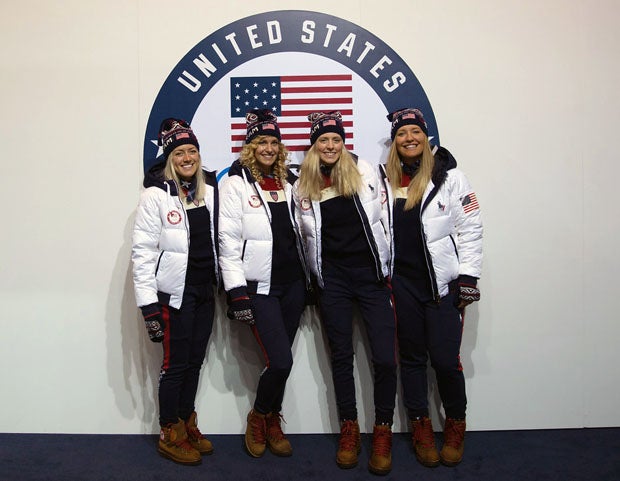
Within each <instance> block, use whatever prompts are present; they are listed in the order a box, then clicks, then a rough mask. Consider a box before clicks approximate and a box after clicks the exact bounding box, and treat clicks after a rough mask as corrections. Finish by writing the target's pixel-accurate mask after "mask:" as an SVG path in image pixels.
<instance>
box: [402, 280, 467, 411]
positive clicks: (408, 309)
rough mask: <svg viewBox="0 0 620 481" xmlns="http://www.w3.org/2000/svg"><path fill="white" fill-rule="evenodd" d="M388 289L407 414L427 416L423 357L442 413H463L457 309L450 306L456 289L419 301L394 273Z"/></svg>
mask: <svg viewBox="0 0 620 481" xmlns="http://www.w3.org/2000/svg"><path fill="white" fill-rule="evenodd" d="M392 289H393V292H394V302H395V306H396V317H397V320H398V344H399V354H400V374H401V382H402V386H403V397H404V403H405V407H406V408H407V410H408V413H409V416H410V417H412V418H415V417H418V416H428V380H427V360H428V359H429V357H430V360H431V366H432V367H433V369H434V370H435V376H436V378H437V387H438V389H439V396H440V398H441V402H442V404H443V407H444V411H445V413H446V416H447V417H450V418H454V419H464V418H465V408H466V405H467V398H466V395H465V376H464V375H463V367H462V366H461V358H460V349H461V339H462V337H463V315H462V314H463V313H462V311H460V310H459V309H457V308H456V306H455V303H456V302H457V298H458V292H457V290H456V289H454V290H451V292H449V293H448V294H447V295H446V296H444V297H442V298H441V301H440V302H439V303H436V302H434V301H428V302H421V301H420V300H418V299H417V298H416V296H415V295H414V292H415V287H414V286H413V284H412V283H411V282H410V281H409V280H408V279H407V278H405V277H402V276H399V275H394V277H393V278H392Z"/></svg>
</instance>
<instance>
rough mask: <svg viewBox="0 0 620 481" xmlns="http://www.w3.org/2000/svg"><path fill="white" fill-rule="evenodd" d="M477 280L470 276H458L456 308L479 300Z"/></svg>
mask: <svg viewBox="0 0 620 481" xmlns="http://www.w3.org/2000/svg"><path fill="white" fill-rule="evenodd" d="M477 282H478V279H476V278H475V277H472V276H459V301H458V308H459V309H462V308H463V307H465V306H467V305H469V304H471V303H472V302H476V301H479V300H480V290H479V289H478V288H477V287H476V284H477Z"/></svg>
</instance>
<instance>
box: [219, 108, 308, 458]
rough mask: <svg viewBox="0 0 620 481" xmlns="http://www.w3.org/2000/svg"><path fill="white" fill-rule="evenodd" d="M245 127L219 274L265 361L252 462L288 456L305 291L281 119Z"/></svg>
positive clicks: (230, 181) (228, 197)
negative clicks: (288, 409) (287, 407)
mask: <svg viewBox="0 0 620 481" xmlns="http://www.w3.org/2000/svg"><path fill="white" fill-rule="evenodd" d="M246 125H247V134H246V139H245V145H244V146H243V149H242V151H241V155H240V157H239V159H238V160H236V161H235V162H233V163H232V165H231V166H230V169H229V170H228V177H226V178H225V179H224V180H222V183H221V188H220V218H219V221H220V222H219V223H220V231H219V232H220V235H219V245H220V254H221V255H220V268H221V272H222V280H223V282H224V288H225V289H226V293H227V298H228V302H229V308H228V317H229V318H231V319H235V320H238V321H241V322H243V323H245V324H248V325H249V326H250V327H251V329H252V332H253V334H254V337H255V338H256V340H257V341H258V344H259V346H260V347H261V350H262V352H263V355H264V357H265V366H266V367H265V369H264V370H263V371H262V373H261V375H260V379H259V381H258V387H257V390H256V397H255V400H254V404H253V407H252V409H251V410H250V412H249V413H248V416H247V427H246V432H245V447H246V449H247V451H248V453H249V454H250V455H251V456H253V457H260V456H262V455H263V453H264V452H265V449H266V448H269V450H270V451H271V452H272V453H274V454H276V455H278V456H290V455H291V454H292V447H291V444H290V442H289V440H288V439H287V438H286V436H285V435H284V433H283V432H282V428H281V419H282V414H281V413H280V411H281V410H282V401H283V398H284V388H285V386H286V381H287V379H288V376H289V374H290V372H291V368H292V366H293V355H292V351H291V347H292V345H293V341H294V339H295V335H296V333H297V329H298V327H299V321H300V317H301V314H302V313H303V310H304V306H305V298H306V286H307V282H306V279H307V276H306V274H305V268H304V262H303V250H302V245H301V237H300V236H299V229H298V228H297V224H296V222H295V218H294V215H293V202H292V194H291V192H292V184H293V183H294V182H295V180H296V177H295V176H294V175H293V174H292V173H291V172H289V170H288V166H287V158H288V151H287V149H286V147H285V146H284V144H282V142H281V136H280V129H279V126H278V121H277V118H276V116H275V115H274V114H273V113H272V112H270V111H269V110H258V109H255V110H252V111H250V112H248V113H247V114H246Z"/></svg>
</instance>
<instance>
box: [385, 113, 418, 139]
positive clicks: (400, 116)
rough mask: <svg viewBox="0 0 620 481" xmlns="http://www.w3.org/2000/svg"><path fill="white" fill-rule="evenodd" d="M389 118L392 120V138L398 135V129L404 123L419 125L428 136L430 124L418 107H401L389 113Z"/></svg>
mask: <svg viewBox="0 0 620 481" xmlns="http://www.w3.org/2000/svg"><path fill="white" fill-rule="evenodd" d="M387 119H388V120H389V121H390V122H392V130H391V132H390V135H391V137H392V140H394V137H395V136H396V131H397V130H398V129H399V128H401V127H402V126H403V125H417V126H418V127H420V128H421V129H422V131H423V132H424V134H425V135H427V136H428V126H427V125H426V121H425V120H424V116H423V115H422V112H420V111H419V110H418V109H400V110H396V111H395V112H392V113H390V114H388V115H387Z"/></svg>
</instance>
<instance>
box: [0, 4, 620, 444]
mask: <svg viewBox="0 0 620 481" xmlns="http://www.w3.org/2000/svg"><path fill="white" fill-rule="evenodd" d="M279 9H286V10H289V9H290V10H292V9H303V10H314V11H320V12H324V13H327V14H330V15H334V16H337V17H340V18H344V19H347V20H349V21H351V22H353V23H356V24H358V25H360V26H361V27H363V28H365V29H366V30H368V31H370V32H372V33H374V34H375V35H377V36H378V37H379V38H380V39H382V40H383V41H384V42H385V43H386V44H387V45H389V46H391V47H392V48H393V49H394V50H396V52H397V53H398V54H399V55H400V56H401V57H402V58H403V59H404V60H405V61H406V62H407V63H408V64H409V66H410V67H411V69H412V70H413V72H414V73H415V74H416V76H417V77H418V79H419V80H420V82H421V84H422V86H423V88H424V90H425V92H426V94H427V95H428V97H429V100H430V102H431V105H432V106H433V109H434V113H435V116H436V118H437V122H438V125H439V129H440V132H441V140H442V144H444V145H446V146H447V147H448V148H449V149H450V150H451V151H452V152H454V153H455V155H456V157H457V159H458V160H459V162H460V165H461V166H462V167H463V169H464V170H465V172H466V173H467V175H468V177H469V178H470V180H471V182H472V183H473V185H474V186H475V188H476V191H477V195H478V198H479V200H480V203H481V205H482V209H483V216H484V217H483V218H484V222H485V264H484V275H483V278H482V280H481V283H480V287H481V290H482V300H481V301H480V303H479V304H478V305H477V306H475V307H473V308H471V309H470V310H469V311H468V313H467V319H466V327H465V333H464V340H463V347H462V357H463V364H464V368H465V374H466V377H467V383H468V384H467V388H468V397H469V410H468V426H469V427H470V429H473V430H495V429H533V428H561V427H583V426H587V427H595V426H618V425H620V414H619V413H618V411H617V409H616V407H615V405H616V404H617V402H613V400H617V399H620V395H619V394H620V393H619V391H620V388H619V387H618V383H617V382H616V381H617V380H618V379H619V374H620V368H619V367H618V366H619V364H618V362H617V360H616V356H615V352H616V350H617V346H618V345H619V344H620V326H619V324H620V323H618V315H617V314H616V313H615V309H614V307H615V301H616V296H618V294H619V293H620V292H619V289H618V287H617V286H618V284H617V282H616V276H617V273H618V272H619V271H620V261H619V260H618V255H617V248H616V245H615V242H614V241H615V240H616V239H617V237H618V234H619V233H620V221H619V216H618V214H617V212H616V209H615V204H616V203H615V202H614V200H615V197H612V196H613V194H614V193H615V192H614V191H615V188H616V183H617V180H616V179H617V178H618V177H619V176H620V167H619V166H618V161H617V160H618V154H617V152H616V146H615V145H614V143H613V139H615V136H616V135H615V134H616V132H615V131H616V128H617V125H618V121H617V113H618V111H620V108H619V107H620V99H619V94H618V89H617V85H618V84H619V83H620V82H619V81H620V67H619V66H618V58H620V47H619V45H620V35H618V33H617V28H616V24H617V21H618V17H619V14H620V5H618V3H617V2H615V1H613V0H599V1H597V2H594V3H593V4H590V5H589V6H586V5H585V4H583V2H578V1H575V0H566V1H559V0H557V1H547V2H542V3H541V2H535V1H525V2H523V1H516V0H508V1H505V2H499V3H498V2H492V1H485V0H474V1H472V2H461V1H457V0H444V1H435V2H429V1H417V0H406V1H402V2H400V3H394V4H393V5H391V9H389V10H388V9H386V8H384V6H382V4H380V3H377V2H374V1H370V0H359V1H355V2H354V1H351V2H340V3H333V2H326V1H321V0H315V1H290V2H289V1H263V2H261V4H260V5H259V6H248V3H247V2H246V1H233V2H228V3H226V4H224V2H214V1H199V0H188V1H186V2H183V6H182V7H180V8H174V7H172V6H171V4H170V2H164V1H159V0H158V1H155V0H153V1H151V0H149V1H138V0H123V1H118V0H117V1H110V0H106V1H102V0H97V1H90V2H80V1H77V0H73V1H64V2H44V1H34V0H24V1H22V2H18V3H16V2H11V3H9V2H3V3H2V4H0V32H1V33H0V38H1V39H2V42H0V65H1V67H0V69H1V77H0V85H1V87H2V88H1V89H0V105H2V108H1V109H0V131H1V132H2V135H1V137H0V146H1V152H2V164H3V171H4V175H3V177H2V181H3V182H2V184H3V185H2V189H1V190H0V196H1V197H0V199H1V200H2V206H3V207H4V209H3V212H4V216H3V217H4V222H3V224H4V226H3V228H2V237H1V239H0V247H1V249H0V306H2V309H1V310H0V323H1V328H2V335H1V337H0V366H2V375H1V378H2V381H3V389H2V406H3V409H2V414H1V415H0V431H2V432H62V433H65V432H67V433H68V432H70V433H151V432H154V431H155V430H156V425H157V415H156V411H157V404H156V397H155V390H156V378H157V374H158V365H159V363H160V357H161V353H160V346H156V345H152V344H151V343H150V342H149V341H148V339H147V338H146V335H145V333H144V328H143V325H142V320H141V318H140V316H139V313H138V310H137V309H136V307H135V303H134V299H133V291H132V284H131V275H130V264H129V257H130V242H131V226H132V221H133V211H134V208H135V205H136V202H137V199H138V195H139V189H140V185H141V175H142V159H141V155H142V142H143V136H144V129H145V125H146V121H147V118H148V115H149V112H150V109H151V107H152V105H153V102H154V100H155V97H156V95H157V92H158V91H159V88H160V87H161V85H162V83H163V81H164V80H165V78H166V77H167V75H168V73H169V72H170V70H171V69H172V67H174V65H176V63H177V62H178V61H179V60H180V59H181V58H182V57H183V56H184V55H185V54H186V53H187V52H188V51H189V50H190V49H191V48H192V47H193V46H194V45H195V44H197V43H198V42H199V41H201V40H202V39H203V38H205V37H207V36H208V35H209V34H211V33H212V32H214V31H216V30H217V29H219V28H221V27H223V26H225V25H227V24H229V23H231V22H234V21H236V20H238V19H241V18H243V17H245V16H248V15H252V14H256V13H261V12H266V11H270V10H279ZM356 338H357V339H358V348H359V349H358V365H359V373H358V375H359V378H360V379H361V380H362V382H361V383H358V390H359V391H360V392H359V409H360V417H361V420H362V423H363V426H364V428H365V430H368V429H370V426H371V424H372V399H371V394H370V390H369V389H364V390H363V392H362V390H361V388H360V387H359V385H361V384H365V385H366V386H368V385H369V382H370V372H369V366H368V362H367V356H366V355H365V348H364V346H365V345H364V342H363V336H362V335H361V334H358V335H357V336H356ZM295 359H296V365H295V367H294V370H293V373H292V376H291V380H290V382H289V386H288V391H287V397H286V399H285V407H284V414H285V417H286V420H287V425H286V429H287V431H288V432H291V433H293V432H331V431H336V430H337V423H336V414H335V412H334V404H335V403H334V395H333V389H332V387H331V377H330V370H329V364H328V362H327V358H326V350H325V347H324V340H323V338H322V331H321V329H320V326H319V323H318V320H317V318H316V315H314V314H313V313H312V312H308V313H307V314H306V315H305V316H304V320H303V325H302V328H301V331H300V335H299V336H298V338H297V341H296V344H295ZM261 367H262V366H261V359H260V356H259V353H258V350H257V348H256V346H255V341H254V340H253V338H251V336H250V335H249V332H247V331H246V330H244V329H243V328H242V327H241V326H238V325H234V324H230V323H229V322H228V321H227V320H226V319H225V318H224V316H223V315H222V313H221V311H220V312H219V317H218V322H217V323H216V326H215V329H214V334H213V337H212V342H211V344H210V348H209V351H208V355H207V362H206V364H205V368H204V370H203V377H202V381H201V386H200V392H199V397H198V411H199V413H200V418H199V419H200V421H201V427H202V428H203V431H205V432H212V433H237V432H242V430H243V428H244V418H245V414H246V412H247V410H248V408H249V406H250V403H251V400H252V398H253V392H254V389H255V384H256V378H257V375H258V373H259V371H260V369H261ZM397 414H398V415H397V423H396V429H400V428H402V427H403V425H402V422H403V421H404V420H405V418H404V411H403V409H402V406H400V405H399V409H398V413H397ZM436 417H437V416H436Z"/></svg>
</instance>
